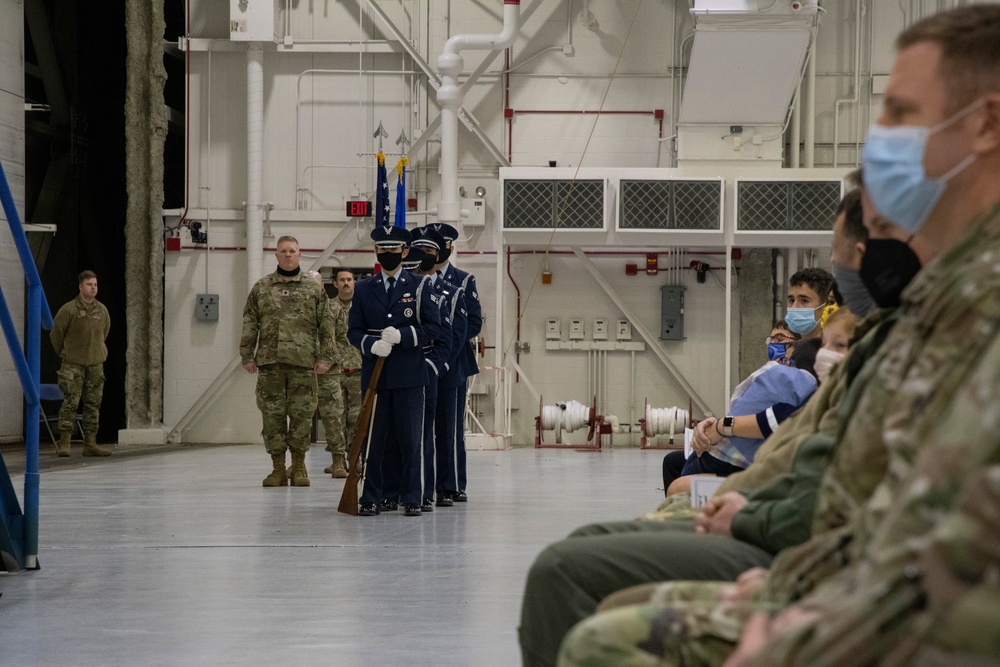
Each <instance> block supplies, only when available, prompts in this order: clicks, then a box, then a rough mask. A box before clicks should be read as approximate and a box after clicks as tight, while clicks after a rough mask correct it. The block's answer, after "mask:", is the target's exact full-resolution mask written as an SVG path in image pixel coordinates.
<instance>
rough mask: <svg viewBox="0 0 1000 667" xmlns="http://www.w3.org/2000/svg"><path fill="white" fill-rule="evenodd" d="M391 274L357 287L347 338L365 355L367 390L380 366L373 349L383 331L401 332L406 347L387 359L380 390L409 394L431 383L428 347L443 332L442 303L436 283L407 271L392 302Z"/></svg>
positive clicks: (401, 346) (399, 279) (363, 381)
mask: <svg viewBox="0 0 1000 667" xmlns="http://www.w3.org/2000/svg"><path fill="white" fill-rule="evenodd" d="M384 276H385V274H383V273H380V274H378V275H376V276H372V277H371V278H368V279H366V280H362V281H361V282H359V283H358V284H357V286H356V287H355V288H354V301H353V303H352V305H351V311H350V313H349V314H348V318H347V323H348V326H347V339H348V340H349V341H350V342H351V345H353V346H354V347H356V348H358V349H359V350H361V389H362V391H364V389H365V388H366V387H368V379H369V378H370V377H371V372H372V369H373V368H374V367H375V359H376V356H375V355H373V354H372V345H373V344H374V343H375V341H377V340H381V338H382V329H384V328H386V327H389V326H393V327H396V328H397V329H398V330H399V334H400V342H399V343H397V344H396V345H394V346H393V347H392V352H391V353H390V354H389V356H388V357H386V359H385V365H384V366H383V367H382V377H381V378H380V379H379V383H378V388H379V389H403V388H408V387H421V386H423V385H425V384H427V363H426V362H425V361H424V351H423V346H424V344H425V343H428V342H430V341H432V340H434V339H435V338H437V337H438V335H439V334H440V331H441V312H440V310H441V309H440V305H439V301H440V300H441V298H440V297H439V296H437V295H435V294H434V292H433V290H432V288H431V285H430V280H428V279H427V278H423V279H421V278H419V277H418V276H414V275H413V274H411V273H409V272H407V271H400V272H399V273H397V274H396V278H397V282H396V286H395V289H394V290H393V293H392V300H391V302H390V298H389V295H388V294H386V291H385V281H384Z"/></svg>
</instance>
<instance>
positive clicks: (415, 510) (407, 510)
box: [403, 505, 421, 516]
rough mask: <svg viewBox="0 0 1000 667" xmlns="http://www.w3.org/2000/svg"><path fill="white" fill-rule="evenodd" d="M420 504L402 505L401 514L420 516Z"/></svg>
mask: <svg viewBox="0 0 1000 667" xmlns="http://www.w3.org/2000/svg"><path fill="white" fill-rule="evenodd" d="M420 514H421V512H420V505H405V506H404V507H403V516H420Z"/></svg>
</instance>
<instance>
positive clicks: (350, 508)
mask: <svg viewBox="0 0 1000 667" xmlns="http://www.w3.org/2000/svg"><path fill="white" fill-rule="evenodd" d="M383 363H385V357H379V358H378V359H376V360H375V368H374V370H372V376H371V378H369V380H368V387H367V388H366V389H365V397H364V400H362V401H361V412H359V413H358V421H357V423H356V424H355V425H354V436H353V437H352V438H351V449H350V450H349V451H348V452H347V465H348V473H347V480H346V481H345V482H344V492H343V493H342V494H341V495H340V505H338V506H337V511H338V512H341V513H343V514H350V515H351V516H357V515H358V483H359V482H360V481H361V448H362V447H364V445H365V441H366V440H367V439H368V438H369V437H370V435H371V425H372V424H373V423H374V421H375V395H376V394H377V393H378V379H379V376H380V375H382V364H383ZM366 458H367V457H366ZM366 465H367V461H366Z"/></svg>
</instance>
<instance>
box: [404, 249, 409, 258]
mask: <svg viewBox="0 0 1000 667" xmlns="http://www.w3.org/2000/svg"><path fill="white" fill-rule="evenodd" d="M409 254H410V249H409V248H403V258H404V259H405V258H406V256H407V255H409Z"/></svg>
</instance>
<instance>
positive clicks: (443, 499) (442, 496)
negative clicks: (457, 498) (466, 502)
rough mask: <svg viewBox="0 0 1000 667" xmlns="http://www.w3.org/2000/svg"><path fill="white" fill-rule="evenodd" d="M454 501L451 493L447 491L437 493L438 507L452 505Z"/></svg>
mask: <svg viewBox="0 0 1000 667" xmlns="http://www.w3.org/2000/svg"><path fill="white" fill-rule="evenodd" d="M454 505H455V502H454V501H453V500H452V499H451V494H450V493H448V492H447V491H444V492H442V493H439V494H438V499H437V506H438V507H453V506H454Z"/></svg>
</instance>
